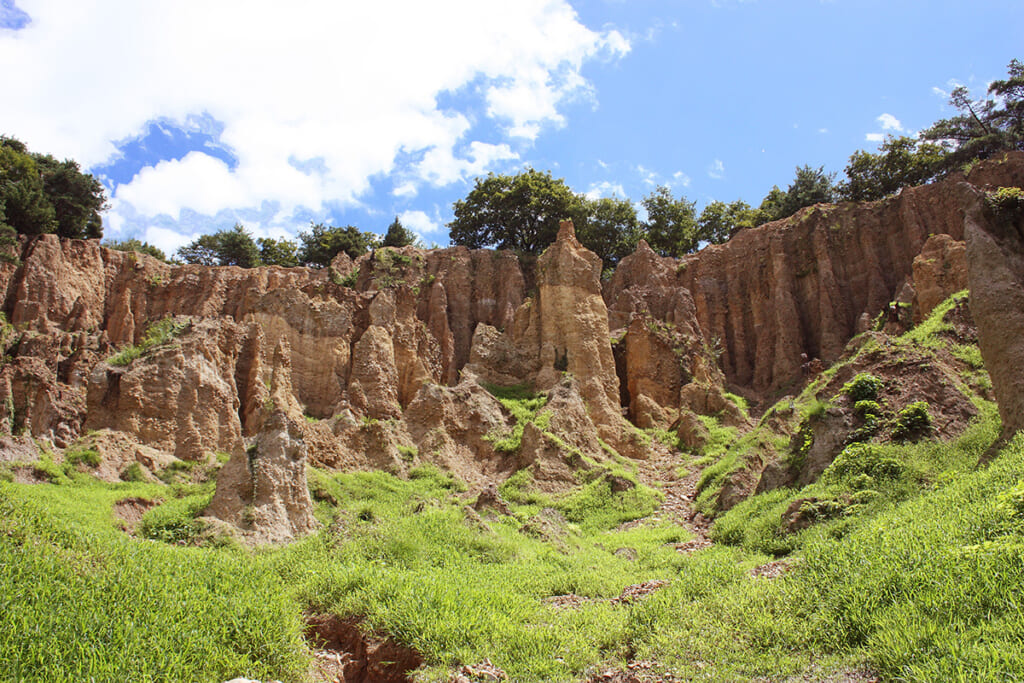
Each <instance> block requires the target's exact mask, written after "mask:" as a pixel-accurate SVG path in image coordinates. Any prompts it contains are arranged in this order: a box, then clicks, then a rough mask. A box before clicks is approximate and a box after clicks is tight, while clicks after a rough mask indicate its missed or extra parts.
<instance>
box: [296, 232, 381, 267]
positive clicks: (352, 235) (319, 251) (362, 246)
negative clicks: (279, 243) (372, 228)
mask: <svg viewBox="0 0 1024 683" xmlns="http://www.w3.org/2000/svg"><path fill="white" fill-rule="evenodd" d="M299 241H300V242H302V247H301V248H300V249H299V261H300V262H301V263H302V264H303V265H305V266H312V267H314V268H325V267H327V266H328V265H330V263H331V261H332V260H333V259H334V257H335V256H337V255H338V254H340V253H341V252H345V253H346V254H348V255H349V257H350V258H357V257H358V256H359V255H360V254H364V253H366V252H367V251H368V250H369V249H371V248H373V247H375V246H376V245H377V236H376V235H374V234H373V233H372V232H360V230H359V228H357V227H355V226H354V225H349V226H346V227H344V228H336V227H332V226H329V225H324V224H323V223H313V222H312V221H310V224H309V232H300V233H299Z"/></svg>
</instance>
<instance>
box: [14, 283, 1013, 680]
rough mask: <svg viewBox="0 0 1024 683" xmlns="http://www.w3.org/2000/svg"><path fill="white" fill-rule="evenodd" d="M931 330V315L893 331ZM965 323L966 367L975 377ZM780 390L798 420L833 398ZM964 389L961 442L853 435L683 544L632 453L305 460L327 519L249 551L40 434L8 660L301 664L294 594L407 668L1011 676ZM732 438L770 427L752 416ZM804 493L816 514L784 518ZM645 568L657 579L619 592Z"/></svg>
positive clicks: (248, 667) (305, 662)
mask: <svg viewBox="0 0 1024 683" xmlns="http://www.w3.org/2000/svg"><path fill="white" fill-rule="evenodd" d="M954 303H955V302H954ZM947 312H948V311H947ZM940 313H941V312H940ZM942 315H943V316H944V315H945V313H942ZM929 324H931V327H928V325H929ZM948 332H949V330H946V329H945V328H943V327H942V326H941V325H936V324H934V322H933V323H926V324H925V325H922V326H921V327H919V328H918V332H917V333H916V334H917V336H918V337H919V338H913V337H905V338H903V340H902V341H899V342H898V344H897V346H899V344H907V345H913V344H916V345H917V346H920V345H922V343H923V344H925V345H927V344H931V343H937V344H938V343H941V341H942V339H943V338H944V337H943V335H946V334H947V333H948ZM956 344H957V345H958V347H957V348H956V349H954V350H956V351H958V352H959V355H961V356H963V357H964V358H963V360H964V379H963V381H964V384H965V386H966V385H967V384H968V383H973V384H976V385H981V384H983V380H984V379H985V378H984V377H982V376H981V375H980V374H978V373H980V372H981V371H980V370H979V369H977V368H976V367H974V364H973V363H971V362H969V361H970V360H971V359H972V358H973V357H974V355H973V352H972V351H971V349H970V348H969V347H967V346H964V345H963V344H962V343H960V342H956ZM826 379H827V378H826ZM861 379H862V380H864V382H863V383H867V378H865V377H862V378H861ZM853 384H856V378H854V380H853ZM818 388H820V385H819V387H818ZM813 390H814V387H812V392H813ZM506 398H507V399H508V400H510V401H520V402H526V401H529V402H531V403H530V405H529V406H525V407H526V408H528V410H525V411H524V412H523V415H522V417H523V419H524V420H525V419H530V420H534V419H537V418H538V416H539V415H540V414H541V413H543V408H544V405H543V401H542V400H540V399H539V398H538V397H533V396H515V397H511V396H510V397H506ZM844 400H845V399H844ZM863 400H866V399H863ZM794 403H795V406H794V407H792V408H790V409H791V410H792V411H793V412H794V415H795V418H794V419H803V418H805V417H807V416H810V415H811V414H812V413H815V412H817V413H819V414H820V413H823V412H824V410H825V409H826V408H827V401H823V400H819V399H818V398H816V397H814V396H813V394H806V395H805V394H801V395H800V396H798V397H797V398H796V400H795V402H794ZM823 406H824V407H823ZM976 406H977V408H978V413H977V416H976V417H975V418H974V420H973V422H972V423H971V424H970V425H969V426H968V428H967V430H966V431H965V432H964V433H963V434H962V435H961V436H960V437H958V438H956V439H953V440H949V441H942V440H935V439H931V438H925V439H922V440H920V441H918V442H912V441H905V442H877V441H876V442H872V441H867V442H858V443H854V444H851V445H850V446H849V447H848V449H847V450H846V451H844V452H843V453H842V454H841V455H840V456H839V457H838V458H837V459H836V460H835V462H833V463H832V465H831V466H829V467H828V468H827V469H826V470H825V472H824V473H823V475H822V476H821V478H820V479H819V480H818V481H816V482H814V483H812V484H809V485H808V486H806V487H802V488H799V489H796V488H780V489H777V490H774V491H769V492H767V493H763V494H760V495H756V496H752V497H750V498H748V499H747V500H745V501H743V502H741V503H739V504H738V505H736V506H735V507H733V508H732V509H731V510H730V511H728V512H727V513H724V514H720V515H719V516H718V517H717V519H716V521H715V523H714V526H713V527H712V530H711V535H712V538H713V539H714V540H715V541H716V543H715V544H714V545H713V546H712V547H710V548H707V549H704V550H699V551H697V552H691V553H681V552H680V551H679V550H677V547H678V546H679V545H681V544H685V542H686V541H688V540H690V538H689V532H688V531H687V530H686V529H684V528H683V527H681V526H678V525H676V524H674V523H672V522H671V521H670V520H668V519H660V518H658V517H657V516H656V515H652V513H653V512H654V511H655V510H656V508H657V505H658V503H659V500H660V494H659V493H658V492H657V491H656V490H655V489H651V488H648V487H646V486H643V485H642V484H640V483H639V482H634V484H635V485H633V486H613V485H612V483H613V480H615V481H619V482H620V483H621V481H632V480H630V479H629V477H630V476H631V475H630V473H629V472H628V471H626V469H627V467H626V465H627V464H628V463H627V464H622V463H615V464H616V466H617V467H619V470H621V471H618V470H617V471H615V472H612V471H610V470H609V471H601V472H599V473H598V475H597V476H595V477H593V478H592V479H590V480H589V481H581V483H580V486H579V487H577V488H576V489H575V490H574V491H572V492H570V493H568V494H564V495H561V496H554V495H551V494H544V493H541V492H538V491H535V490H534V489H533V488H532V487H531V485H530V473H529V471H528V470H522V471H520V472H519V473H517V474H515V475H513V477H512V478H510V479H509V480H508V481H506V482H505V483H504V484H503V485H502V486H501V487H500V491H501V494H502V496H503V497H504V499H505V501H506V503H507V505H508V512H507V514H506V513H504V512H501V511H498V510H491V509H487V508H484V509H482V510H480V511H476V510H473V509H471V508H470V506H469V503H472V501H473V497H472V496H471V495H470V494H469V493H468V492H467V491H466V487H465V485H464V484H463V483H462V482H460V481H458V480H456V479H454V478H453V477H452V476H451V475H449V474H446V473H444V472H441V471H439V470H437V469H435V468H433V467H431V466H421V467H418V468H414V469H413V470H411V472H410V475H409V476H408V477H406V478H400V477H398V476H395V475H393V474H389V473H386V472H350V473H337V472H328V471H324V470H317V469H310V470H309V471H308V475H309V476H308V479H309V486H310V490H311V494H312V497H313V499H314V500H315V501H316V515H317V518H318V519H319V520H320V521H321V523H322V524H323V528H322V529H321V531H319V532H318V533H316V534H314V535H313V536H310V537H307V538H305V539H303V540H300V541H298V542H296V543H293V544H291V545H289V546H286V547H268V548H261V549H256V550H251V549H246V548H243V547H241V546H240V545H238V544H237V543H234V542H232V541H231V540H230V539H228V538H225V537H222V536H217V535H215V534H213V533H211V530H210V529H209V528H207V527H206V525H205V523H204V522H203V520H202V519H201V518H197V515H199V514H200V513H201V511H202V510H203V509H204V508H205V506H206V504H207V503H208V501H209V500H210V497H211V495H212V492H213V488H212V486H213V483H212V482H206V483H203V484H190V483H172V484H171V485H162V484H155V483H146V482H124V483H118V484H109V483H103V482H100V481H98V480H96V479H95V478H93V477H92V476H91V475H90V474H89V472H90V471H91V465H90V462H89V458H87V457H85V456H82V457H80V458H78V462H77V464H76V463H72V462H69V461H68V460H67V459H66V460H65V462H64V463H63V464H58V463H55V462H54V460H53V459H52V458H51V457H49V456H47V459H46V460H45V461H39V462H37V463H35V464H34V467H35V470H33V471H34V472H36V473H37V474H38V475H39V476H37V477H36V480H42V481H46V482H48V483H37V484H19V483H15V482H14V481H11V480H12V479H14V475H13V472H14V470H12V469H10V468H7V469H4V467H3V466H0V680H46V681H77V680H89V679H95V680H133V681H158V680H161V681H162V680H181V681H185V680H188V681H224V680H229V679H231V678H234V677H236V676H247V677H250V678H256V679H260V680H270V679H278V680H282V681H289V682H290V681H295V682H298V681H304V680H309V677H310V675H311V674H310V671H311V668H310V661H311V652H310V649H309V645H308V644H307V643H306V642H305V640H304V639H303V628H304V624H305V620H306V618H307V615H309V614H311V613H313V614H335V615H339V616H342V617H348V616H358V617H361V618H362V619H363V624H364V626H365V627H366V628H368V629H372V630H376V631H377V632H379V633H383V634H387V635H389V636H391V637H392V638H394V639H395V640H396V641H398V642H399V643H401V644H403V645H406V646H408V647H411V648H414V649H415V650H417V651H418V652H419V653H421V654H422V656H423V658H424V661H425V662H426V663H425V665H424V666H423V668H421V669H420V670H419V671H418V672H417V674H416V676H417V677H418V679H419V680H424V681H440V680H447V678H448V676H449V672H450V670H451V668H452V667H455V666H459V665H462V664H474V663H478V662H482V661H484V660H490V661H491V662H492V663H493V664H494V665H495V666H498V667H500V668H501V669H503V670H504V671H505V672H506V673H507V674H508V676H509V679H510V680H515V681H571V680H581V679H585V678H587V677H588V676H590V675H591V674H593V673H594V672H596V671H604V670H606V669H608V668H624V667H625V666H627V665H628V663H629V662H638V661H642V662H645V668H644V671H647V672H648V674H649V676H650V677H651V680H656V679H658V678H661V679H663V680H672V679H676V680H712V681H714V680H717V681H736V680H749V679H762V680H785V679H786V678H787V677H790V676H800V677H803V679H804V680H820V679H827V678H828V676H830V675H834V674H835V675H848V674H856V673H857V672H861V673H863V672H868V673H865V674H863V675H864V676H867V675H869V674H870V675H872V676H878V677H880V678H881V679H882V680H907V681H934V680H962V681H971V680H978V681H983V680H984V681H990V680H1021V679H1024V655H1022V654H1021V653H1024V613H1022V608H1021V600H1020V589H1021V586H1022V585H1024V437H1021V436H1018V437H1017V438H1016V439H1014V440H1012V441H1010V442H1009V443H1008V444H1005V445H1004V446H1003V447H1002V448H1001V450H1000V451H999V452H998V454H997V455H996V456H995V457H994V458H992V460H991V462H990V464H988V465H986V466H983V467H979V466H978V465H977V463H978V461H979V459H981V456H982V454H984V453H986V451H987V450H988V449H989V448H990V446H991V445H992V443H993V442H994V440H995V438H996V435H997V434H998V433H999V427H1000V425H999V419H998V415H997V412H996V410H995V407H994V405H993V404H991V403H989V402H986V401H984V400H982V399H978V400H977V402H976ZM864 411H868V412H869V410H868V407H865V408H864ZM765 424H767V419H766V418H762V426H763V425H765ZM709 427H716V425H715V424H712V423H709ZM711 431H712V432H714V430H711ZM722 437H723V438H722V439H720V440H716V439H712V440H710V441H709V444H711V447H710V448H709V449H708V452H705V453H694V454H686V453H682V452H679V453H677V456H676V457H677V458H678V466H679V468H681V469H682V468H689V469H691V470H694V471H695V470H697V469H700V468H701V467H702V466H705V465H710V467H713V466H714V462H713V461H715V459H716V458H717V459H718V460H717V462H721V461H723V460H725V459H726V458H729V457H730V453H729V450H728V447H727V446H725V445H724V444H725V442H727V441H728V440H730V439H732V438H733V436H732V435H730V434H727V433H725V432H724V431H723V432H722ZM744 439H747V440H749V441H750V442H751V443H752V444H757V443H760V444H761V445H760V446H753V447H769V446H771V447H773V448H775V449H781V448H783V444H778V443H773V442H772V440H771V438H770V435H769V433H768V432H766V431H762V432H758V431H756V430H755V431H754V432H750V433H748V434H747V435H745V436H742V437H739V439H738V441H742V440H744ZM710 467H709V468H708V469H710ZM705 471H707V470H705ZM716 476H717V475H716ZM633 480H635V476H633ZM709 481H710V478H709ZM126 499H132V500H135V501H152V504H153V506H152V507H151V509H148V511H147V512H145V514H144V515H143V516H142V518H141V521H140V522H139V523H138V525H137V527H135V529H134V534H135V535H132V534H130V533H126V526H127V524H126V523H125V522H124V521H123V520H120V519H118V518H117V517H116V516H115V515H114V510H115V508H116V506H117V503H118V502H119V501H125V500H126ZM795 501H803V502H802V503H801V513H802V514H804V515H805V517H806V518H807V519H808V520H809V521H810V524H808V525H807V526H805V527H803V528H799V529H787V528H786V525H785V524H784V521H785V520H784V513H785V511H786V510H787V509H788V508H789V507H790V506H791V505H793V504H794V502H795ZM804 506H807V509H806V510H805V509H803V507H804ZM148 507H149V506H148V504H147V505H140V509H146V508H148ZM131 530H132V529H129V531H131ZM773 562H775V563H776V564H775V565H774V566H776V567H777V568H780V571H779V572H774V574H775V578H765V577H764V576H763V575H764V574H765V573H766V572H764V571H760V570H758V568H763V567H766V566H769V567H770V566H773V565H772V563H773ZM782 568H786V569H787V570H786V571H781V569H782ZM653 581H662V582H666V583H664V585H662V586H661V587H660V588H659V589H658V590H655V591H653V592H651V593H650V594H649V595H647V596H646V597H644V598H643V599H638V600H626V599H621V600H620V599H616V598H619V597H620V596H621V595H623V593H624V591H625V590H626V589H627V588H629V587H631V586H635V585H637V584H643V583H645V582H653ZM858 675H859V674H858Z"/></svg>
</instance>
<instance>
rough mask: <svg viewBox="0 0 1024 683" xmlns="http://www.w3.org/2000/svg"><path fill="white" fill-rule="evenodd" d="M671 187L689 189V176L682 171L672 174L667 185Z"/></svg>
mask: <svg viewBox="0 0 1024 683" xmlns="http://www.w3.org/2000/svg"><path fill="white" fill-rule="evenodd" d="M669 185H670V186H671V187H689V186H690V176H688V175H686V174H685V173H683V172H682V171H676V172H675V173H673V174H672V182H670V183H669Z"/></svg>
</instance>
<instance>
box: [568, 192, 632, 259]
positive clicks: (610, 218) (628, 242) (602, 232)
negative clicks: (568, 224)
mask: <svg viewBox="0 0 1024 683" xmlns="http://www.w3.org/2000/svg"><path fill="white" fill-rule="evenodd" d="M583 207H584V212H583V217H582V219H578V220H580V222H579V223H578V224H577V225H576V237H577V238H578V239H579V241H580V243H581V244H582V245H583V246H585V247H586V248H587V249H590V250H591V251H592V252H594V253H595V254H597V255H598V256H600V257H601V261H602V267H603V268H604V269H605V270H608V269H609V268H614V267H615V266H616V265H618V263H619V261H621V260H622V259H623V258H625V257H626V256H629V255H630V254H632V253H633V252H634V251H636V245H637V243H638V242H639V241H640V237H641V235H642V234H643V231H642V229H641V226H640V221H639V219H638V218H637V215H636V209H635V208H634V207H633V204H632V202H630V201H629V200H628V199H619V198H617V197H602V198H600V199H594V200H586V199H584V200H583Z"/></svg>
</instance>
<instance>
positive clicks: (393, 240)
mask: <svg viewBox="0 0 1024 683" xmlns="http://www.w3.org/2000/svg"><path fill="white" fill-rule="evenodd" d="M412 244H416V233H414V232H413V231H412V230H410V229H408V228H407V227H405V226H404V225H402V221H400V220H398V216H395V220H394V222H392V223H391V225H389V226H388V231H387V232H386V233H385V234H384V241H383V242H382V243H381V246H382V247H408V246H409V245H412Z"/></svg>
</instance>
